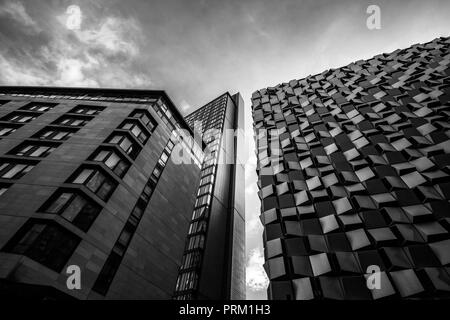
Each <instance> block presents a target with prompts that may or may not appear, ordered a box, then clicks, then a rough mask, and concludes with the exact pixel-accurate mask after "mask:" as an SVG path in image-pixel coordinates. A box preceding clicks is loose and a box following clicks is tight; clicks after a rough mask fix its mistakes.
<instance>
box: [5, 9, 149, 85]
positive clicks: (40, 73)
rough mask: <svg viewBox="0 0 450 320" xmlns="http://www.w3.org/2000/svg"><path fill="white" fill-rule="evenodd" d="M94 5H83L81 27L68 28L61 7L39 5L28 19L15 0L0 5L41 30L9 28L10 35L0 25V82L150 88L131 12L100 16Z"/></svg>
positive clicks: (139, 29)
mask: <svg viewBox="0 0 450 320" xmlns="http://www.w3.org/2000/svg"><path fill="white" fill-rule="evenodd" d="M97 10H98V8H95V7H92V8H87V7H86V8H83V23H82V25H81V28H80V29H79V30H69V29H67V27H66V20H67V13H65V11H64V10H60V9H59V10H57V11H58V12H59V14H55V12H51V13H47V12H45V10H44V9H42V10H41V12H38V13H39V14H36V17H34V16H33V18H35V19H33V18H31V17H30V16H29V15H28V14H27V13H26V8H25V7H24V6H23V4H22V3H20V2H8V3H6V4H4V5H3V6H1V7H0V14H4V15H6V14H8V15H9V16H13V17H14V19H15V20H20V21H21V22H22V24H23V25H29V26H34V27H35V28H36V30H37V26H38V25H39V28H40V29H41V31H39V33H38V34H37V35H36V36H35V37H31V36H28V35H27V32H26V31H25V30H11V31H12V32H14V33H13V34H11V32H8V31H7V30H5V29H3V30H0V39H1V40H2V42H3V43H2V47H1V48H0V66H1V67H2V73H0V83H2V84H8V85H50V86H81V87H120V88H146V89H148V88H150V87H151V86H152V85H153V81H152V79H151V77H150V74H149V72H148V71H147V70H146V69H145V68H142V60H143V59H145V58H144V57H143V56H142V55H140V47H141V45H142V42H143V38H144V36H143V30H142V27H141V25H140V24H139V22H138V21H137V20H136V19H135V18H132V17H123V16H119V15H112V14H110V15H104V16H102V15H100V14H98V12H97ZM33 12H34V11H33ZM52 14H53V16H52ZM36 38H39V41H38V40H35V39H36Z"/></svg>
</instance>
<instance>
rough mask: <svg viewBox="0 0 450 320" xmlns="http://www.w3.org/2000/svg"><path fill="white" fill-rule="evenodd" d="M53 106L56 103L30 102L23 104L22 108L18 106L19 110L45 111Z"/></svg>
mask: <svg viewBox="0 0 450 320" xmlns="http://www.w3.org/2000/svg"><path fill="white" fill-rule="evenodd" d="M54 106H56V103H45V102H31V103H29V104H27V105H25V106H23V107H22V108H20V110H27V111H36V112H47V111H48V110H50V109H52V108H53V107H54Z"/></svg>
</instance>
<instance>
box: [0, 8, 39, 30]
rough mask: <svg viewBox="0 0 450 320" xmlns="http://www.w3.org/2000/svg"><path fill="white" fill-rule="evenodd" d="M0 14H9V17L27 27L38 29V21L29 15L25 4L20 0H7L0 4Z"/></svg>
mask: <svg viewBox="0 0 450 320" xmlns="http://www.w3.org/2000/svg"><path fill="white" fill-rule="evenodd" d="M0 16H9V18H11V19H13V20H15V21H16V22H18V23H20V24H22V25H23V26H25V27H31V28H32V29H34V30H38V28H37V24H36V22H35V21H34V20H33V19H32V18H31V17H30V16H29V15H28V13H27V11H26V10H25V7H24V5H23V4H22V2H20V1H7V2H5V3H3V4H2V5H1V6H0Z"/></svg>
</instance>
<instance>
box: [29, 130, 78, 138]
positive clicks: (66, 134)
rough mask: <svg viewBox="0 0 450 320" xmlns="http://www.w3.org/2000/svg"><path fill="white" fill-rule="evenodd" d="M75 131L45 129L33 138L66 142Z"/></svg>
mask: <svg viewBox="0 0 450 320" xmlns="http://www.w3.org/2000/svg"><path fill="white" fill-rule="evenodd" d="M74 133H75V131H63V130H61V129H56V128H55V129H52V128H48V129H47V128H46V129H44V130H42V131H40V132H39V133H37V134H36V135H35V136H34V137H36V138H38V139H43V140H58V141H60V140H67V139H69V138H70V137H71V136H72V135H73V134H74Z"/></svg>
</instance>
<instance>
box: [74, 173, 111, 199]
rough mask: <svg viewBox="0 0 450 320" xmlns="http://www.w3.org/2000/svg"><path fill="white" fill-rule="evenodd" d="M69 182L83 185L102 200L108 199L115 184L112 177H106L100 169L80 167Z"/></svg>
mask: <svg viewBox="0 0 450 320" xmlns="http://www.w3.org/2000/svg"><path fill="white" fill-rule="evenodd" d="M71 182H72V183H76V184H83V185H85V186H86V187H87V188H88V189H89V190H91V191H92V192H93V193H95V194H96V195H97V196H99V197H100V199H102V200H104V201H107V200H108V198H109V197H110V196H111V194H112V192H113V191H114V189H115V188H116V186H117V183H116V182H115V181H114V180H113V179H110V178H108V177H107V176H105V174H103V173H102V172H101V171H99V170H97V169H91V168H87V169H82V170H81V171H80V172H79V173H78V174H76V176H75V177H74V178H73V179H72V181H71Z"/></svg>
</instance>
